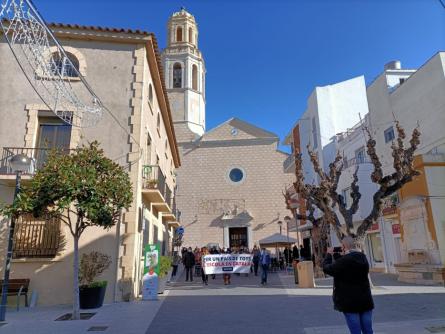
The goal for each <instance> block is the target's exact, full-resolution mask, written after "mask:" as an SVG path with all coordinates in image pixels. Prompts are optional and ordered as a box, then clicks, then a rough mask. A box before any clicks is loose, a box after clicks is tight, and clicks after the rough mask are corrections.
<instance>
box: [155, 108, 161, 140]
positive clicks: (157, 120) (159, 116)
mask: <svg viewBox="0 0 445 334" xmlns="http://www.w3.org/2000/svg"><path fill="white" fill-rule="evenodd" d="M156 128H157V130H158V135H159V136H161V114H160V113H158V117H157V119H156Z"/></svg>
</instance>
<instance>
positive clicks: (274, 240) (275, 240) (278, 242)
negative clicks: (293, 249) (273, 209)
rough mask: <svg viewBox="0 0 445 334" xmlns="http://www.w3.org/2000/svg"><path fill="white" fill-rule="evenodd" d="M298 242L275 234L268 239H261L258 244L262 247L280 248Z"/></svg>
mask: <svg viewBox="0 0 445 334" xmlns="http://www.w3.org/2000/svg"><path fill="white" fill-rule="evenodd" d="M297 242H298V240H297V239H295V238H292V237H288V236H286V235H282V234H279V233H275V234H273V235H271V236H270V237H267V238H264V239H261V240H260V241H259V242H258V243H259V244H260V246H262V247H282V246H289V245H292V244H295V243H297Z"/></svg>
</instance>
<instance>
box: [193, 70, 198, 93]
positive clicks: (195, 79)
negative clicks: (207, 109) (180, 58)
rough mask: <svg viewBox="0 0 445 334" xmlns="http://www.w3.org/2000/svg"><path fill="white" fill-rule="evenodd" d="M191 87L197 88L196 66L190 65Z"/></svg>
mask: <svg viewBox="0 0 445 334" xmlns="http://www.w3.org/2000/svg"><path fill="white" fill-rule="evenodd" d="M192 89H194V90H198V66H196V65H193V66H192Z"/></svg>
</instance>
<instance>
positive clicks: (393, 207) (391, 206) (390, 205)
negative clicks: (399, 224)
mask: <svg viewBox="0 0 445 334" xmlns="http://www.w3.org/2000/svg"><path fill="white" fill-rule="evenodd" d="M398 204H399V196H398V195H397V194H392V195H391V196H388V197H385V198H384V199H383V203H382V209H381V212H382V215H383V216H388V215H394V214H396V213H397V205H398Z"/></svg>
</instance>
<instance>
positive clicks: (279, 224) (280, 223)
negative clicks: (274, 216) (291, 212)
mask: <svg viewBox="0 0 445 334" xmlns="http://www.w3.org/2000/svg"><path fill="white" fill-rule="evenodd" d="M277 224H278V226H279V227H280V234H281V226H282V225H283V222H282V221H281V220H279V221H278V222H277Z"/></svg>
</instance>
